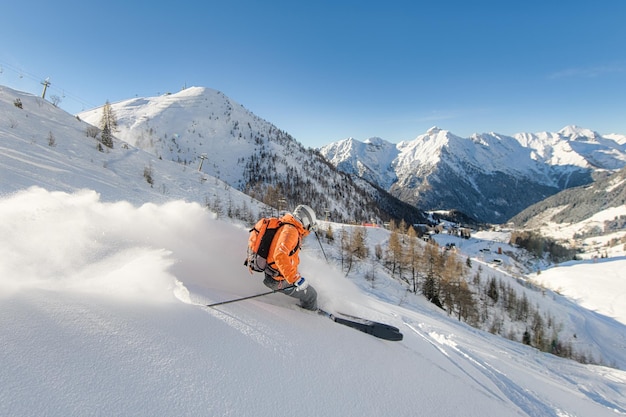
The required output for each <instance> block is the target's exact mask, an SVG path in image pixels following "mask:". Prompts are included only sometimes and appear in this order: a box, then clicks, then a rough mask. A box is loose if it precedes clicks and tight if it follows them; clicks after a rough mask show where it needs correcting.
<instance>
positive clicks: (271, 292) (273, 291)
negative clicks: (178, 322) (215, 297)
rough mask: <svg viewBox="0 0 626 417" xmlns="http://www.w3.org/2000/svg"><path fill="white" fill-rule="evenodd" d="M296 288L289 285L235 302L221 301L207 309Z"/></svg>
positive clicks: (238, 299)
mask: <svg viewBox="0 0 626 417" xmlns="http://www.w3.org/2000/svg"><path fill="white" fill-rule="evenodd" d="M294 287H295V285H294V284H291V285H289V286H287V287H285V288H279V289H277V290H272V291H268V292H264V293H261V294H255V295H249V296H247V297H241V298H235V299H234V300H228V301H221V302H219V303H213V304H207V305H206V307H215V306H221V305H224V304H230V303H235V302H237V301H243V300H249V299H251V298H256V297H262V296H264V295H270V294H274V293H275V292H281V291H285V290H288V289H290V288H294Z"/></svg>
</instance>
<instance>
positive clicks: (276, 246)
mask: <svg viewBox="0 0 626 417" xmlns="http://www.w3.org/2000/svg"><path fill="white" fill-rule="evenodd" d="M280 220H281V221H282V222H283V223H284V225H283V226H282V227H281V228H280V229H278V232H276V236H274V240H273V241H272V244H271V245H270V251H269V254H268V256H267V263H268V265H272V268H273V269H275V270H276V271H278V275H277V276H275V277H274V279H275V280H277V281H282V280H285V281H287V282H288V283H289V284H293V283H294V282H296V281H297V280H298V279H300V273H299V272H298V265H299V264H300V246H301V245H302V238H303V237H305V236H307V235H308V234H309V231H308V230H305V229H304V227H302V224H301V223H300V222H299V221H298V220H297V219H296V218H295V217H293V216H292V215H291V214H290V213H287V214H285V215H284V216H283V217H281V219H280ZM294 248H295V250H294Z"/></svg>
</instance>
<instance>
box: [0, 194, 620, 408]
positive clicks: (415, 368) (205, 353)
mask: <svg viewBox="0 0 626 417" xmlns="http://www.w3.org/2000/svg"><path fill="white" fill-rule="evenodd" d="M0 219H2V220H1V221H0V236H2V239H1V240H0V252H1V253H3V256H2V257H1V258H0V415H6V416H35V415H36V416H64V417H67V416H84V415H100V416H111V415H127V416H131V415H132V416H157V415H158V416H172V415H177V416H193V415H211V416H256V417H265V416H267V417H270V416H272V417H274V416H277V415H278V416H292V415H299V416H320V415H337V416H359V417H361V416H382V415H387V416H416V415H424V416H429V415H450V416H452V415H454V416H466V417H474V416H475V417H479V416H480V417H485V416H494V417H496V416H497V417H502V416H536V417H539V416H555V417H557V416H558V417H562V416H616V415H624V414H626V390H625V388H624V387H625V386H626V372H624V371H622V370H618V369H613V368H607V367H602V366H592V365H582V364H580V363H577V362H573V361H570V360H565V359H560V358H557V357H555V356H552V355H549V354H544V353H540V352H538V351H537V350H535V349H532V348H529V347H527V346H524V345H521V344H519V343H514V342H510V341H507V340H505V339H503V338H501V337H497V336H493V335H491V334H489V333H485V332H482V331H478V330H475V329H473V328H470V327H468V326H466V325H464V324H463V323H459V322H457V321H455V320H454V319H451V318H447V317H446V316H444V315H442V314H441V313H440V312H439V311H437V310H436V309H435V308H434V307H432V306H430V305H428V304H426V303H422V302H419V301H415V302H414V303H411V305H413V307H411V308H404V307H400V306H398V305H397V304H398V303H397V302H395V301H394V300H397V298H398V297H399V296H401V294H400V292H399V291H398V290H397V288H395V287H393V286H388V287H387V288H378V289H377V290H376V291H375V296H374V295H372V294H370V293H367V292H365V291H363V289H361V288H360V287H359V286H357V285H355V282H354V281H353V280H350V279H346V278H345V277H344V276H343V274H341V273H340V272H339V271H338V270H337V269H336V268H335V267H334V266H332V265H329V264H327V263H326V262H325V261H324V260H323V258H321V257H320V255H319V251H317V250H316V244H317V242H315V241H313V240H311V239H312V238H311V237H309V238H308V240H307V242H306V247H305V248H304V250H303V256H302V273H303V275H305V276H306V277H307V278H308V279H309V280H310V281H311V284H312V285H313V286H315V288H316V289H317V290H318V292H319V299H320V304H321V305H322V306H323V307H325V308H327V309H329V310H334V311H338V310H339V311H344V312H348V313H355V314H358V315H361V316H366V317H370V318H372V319H378V320H381V321H386V322H389V323H390V324H394V325H396V326H398V327H400V328H401V329H402V330H403V332H404V335H405V337H404V340H403V341H401V342H387V341H382V340H380V339H376V338H373V337H371V336H369V335H366V334H364V333H361V332H358V331H355V330H353V329H350V328H347V327H344V326H341V325H337V324H336V323H333V322H332V321H330V320H327V319H325V318H323V317H321V316H318V315H316V314H312V313H309V312H304V311H301V310H300V309H299V308H298V307H296V306H295V304H294V301H293V300H292V299H291V298H289V297H286V296H283V295H280V294H274V295H271V296H267V297H261V298H257V299H253V300H247V301H245V302H241V303H233V304H228V305H224V306H221V307H219V308H215V309H210V308H206V307H204V305H205V304H207V303H211V302H217V301H222V300H226V299H231V298H236V297H240V296H245V295H250V294H254V293H258V292H263V291H266V290H267V289H266V288H265V287H264V286H263V285H262V283H261V277H260V275H253V276H250V275H249V274H248V272H247V270H246V269H245V268H244V267H243V265H242V261H243V257H244V253H245V252H244V251H245V241H246V238H247V231H246V228H245V227H244V226H243V225H238V224H233V223H231V222H229V221H225V220H220V219H217V218H216V217H215V216H214V215H213V214H211V213H210V212H208V211H207V210H206V209H204V208H202V207H201V206H200V205H199V204H197V203H193V202H184V201H181V200H173V201H170V202H166V203H159V204H155V203H146V204H141V205H133V204H131V203H128V202H125V201H123V200H121V201H118V202H105V201H102V200H101V199H100V197H99V195H98V194H97V193H96V192H94V191H91V190H82V191H77V192H73V193H67V192H60V191H48V190H45V189H43V188H40V187H32V188H29V189H26V190H23V191H20V192H17V193H13V194H11V195H7V196H4V197H2V199H0ZM609 330H610V331H611V332H613V333H612V334H605V335H603V336H604V337H606V338H607V339H613V340H616V339H615V338H616V337H617V338H618V339H619V337H620V335H621V337H622V339H619V340H622V341H623V335H624V327H623V325H621V324H619V323H618V322H614V324H613V327H610V328H609Z"/></svg>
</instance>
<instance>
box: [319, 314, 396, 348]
mask: <svg viewBox="0 0 626 417" xmlns="http://www.w3.org/2000/svg"><path fill="white" fill-rule="evenodd" d="M318 313H319V314H320V315H322V316H324V317H328V318H329V319H331V320H332V321H334V322H335V323H339V324H343V325H344V326H348V327H352V328H353V329H356V330H360V331H362V332H363V333H367V334H369V335H372V336H374V337H378V338H380V339H385V340H392V341H400V340H402V338H403V335H402V333H401V332H400V329H398V328H397V327H395V326H391V325H389V324H385V323H379V322H377V321H373V320H369V319H364V318H362V317H356V316H352V315H349V314H342V313H334V314H333V313H329V312H327V311H324V310H321V309H318Z"/></svg>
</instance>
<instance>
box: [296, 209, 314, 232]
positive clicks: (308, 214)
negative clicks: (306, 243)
mask: <svg viewBox="0 0 626 417" xmlns="http://www.w3.org/2000/svg"><path fill="white" fill-rule="evenodd" d="M293 217H295V218H296V219H298V220H299V221H300V223H302V227H304V228H305V229H306V230H315V228H316V227H317V219H316V218H315V212H314V211H313V209H312V208H311V207H309V206H307V205H305V204H300V205H299V206H298V207H296V209H295V210H294V211H293Z"/></svg>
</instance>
